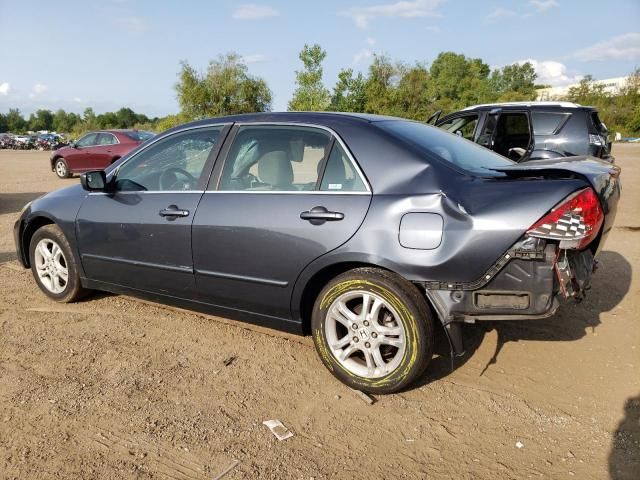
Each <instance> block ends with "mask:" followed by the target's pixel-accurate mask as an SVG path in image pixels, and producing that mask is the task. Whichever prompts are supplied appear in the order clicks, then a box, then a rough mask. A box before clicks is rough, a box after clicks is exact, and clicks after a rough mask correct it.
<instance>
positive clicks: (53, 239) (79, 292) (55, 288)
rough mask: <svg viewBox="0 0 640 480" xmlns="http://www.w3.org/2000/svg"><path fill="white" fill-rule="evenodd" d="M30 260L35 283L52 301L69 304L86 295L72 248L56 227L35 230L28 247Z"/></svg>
mask: <svg viewBox="0 0 640 480" xmlns="http://www.w3.org/2000/svg"><path fill="white" fill-rule="evenodd" d="M29 260H30V262H31V271H32V272H33V277H34V278H35V280H36V283H37V284H38V286H39V287H40V290H42V291H43V292H44V293H45V294H46V295H47V296H48V297H49V298H51V299H53V300H55V301H56V302H61V303H69V302H73V301H75V300H78V299H79V298H81V297H83V296H84V295H85V294H86V290H85V289H83V288H82V285H81V284H80V274H79V271H78V266H77V265H76V262H75V258H74V257H73V254H72V253H71V246H70V245H69V242H68V241H67V239H66V237H65V236H64V233H62V230H60V228H59V227H58V226H57V225H45V226H44V227H41V228H40V229H38V230H36V232H35V233H34V234H33V237H31V243H30V244H29Z"/></svg>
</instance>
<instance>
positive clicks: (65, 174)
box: [53, 157, 69, 178]
mask: <svg viewBox="0 0 640 480" xmlns="http://www.w3.org/2000/svg"><path fill="white" fill-rule="evenodd" d="M59 163H61V164H62V165H64V172H65V173H64V175H60V174H59V173H58V164H59ZM53 171H54V172H56V175H57V176H58V178H69V167H68V166H67V162H66V161H65V159H64V158H62V157H60V158H57V159H56V161H55V162H53Z"/></svg>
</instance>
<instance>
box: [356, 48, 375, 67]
mask: <svg viewBox="0 0 640 480" xmlns="http://www.w3.org/2000/svg"><path fill="white" fill-rule="evenodd" d="M371 57H373V50H371V49H369V48H363V49H362V50H360V51H359V52H357V53H356V54H355V55H354V56H353V63H354V64H355V65H357V64H358V63H360V62H362V61H363V60H367V59H369V58H371Z"/></svg>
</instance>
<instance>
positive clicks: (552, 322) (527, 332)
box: [411, 252, 631, 388]
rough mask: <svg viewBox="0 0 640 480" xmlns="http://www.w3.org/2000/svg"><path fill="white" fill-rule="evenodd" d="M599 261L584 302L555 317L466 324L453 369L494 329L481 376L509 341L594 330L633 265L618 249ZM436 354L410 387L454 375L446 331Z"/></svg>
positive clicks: (564, 338) (557, 338)
mask: <svg viewBox="0 0 640 480" xmlns="http://www.w3.org/2000/svg"><path fill="white" fill-rule="evenodd" d="M598 260H599V265H600V267H599V269H598V271H597V272H596V273H595V274H594V275H593V277H592V282H591V283H592V288H591V290H590V291H589V292H588V293H587V298H586V299H585V300H584V301H583V302H582V303H579V304H575V303H573V302H572V301H565V302H563V303H562V305H561V306H560V308H559V309H558V312H557V313H556V314H555V315H554V316H552V317H550V318H546V319H541V320H512V321H502V322H478V323H476V324H473V325H463V338H464V346H465V351H466V353H465V354H464V355H463V356H462V357H459V358H457V359H455V362H454V369H455V368H459V367H460V366H462V365H464V364H465V363H466V362H467V361H468V360H469V359H470V358H471V357H472V356H473V354H474V352H475V351H476V350H477V349H478V348H479V347H480V345H481V344H482V340H483V338H484V335H485V334H486V333H487V332H490V331H492V330H496V332H497V334H498V342H497V345H496V350H495V352H494V354H493V356H492V358H491V359H490V360H489V362H488V363H487V365H486V366H485V367H484V369H483V371H482V373H481V375H482V374H483V373H484V372H485V371H486V370H487V369H488V368H490V367H491V365H493V364H495V363H496V362H497V360H498V356H499V355H500V351H501V350H502V347H504V345H505V344H506V343H507V342H518V341H520V340H527V341H531V340H534V341H541V342H572V341H576V340H579V339H581V338H582V337H584V336H585V334H586V332H587V329H592V330H595V329H596V327H597V326H598V325H600V323H601V321H600V314H601V313H603V312H608V311H610V310H612V309H614V308H615V307H616V306H617V305H618V304H619V303H620V302H621V301H622V299H623V298H624V297H625V295H626V294H627V292H628V291H629V287H630V285H631V264H630V263H629V262H628V261H627V260H626V259H625V258H624V257H623V256H622V255H620V254H619V253H617V252H602V253H601V254H600V255H598ZM436 354H437V356H436V357H434V359H433V360H432V363H431V364H430V365H429V368H428V370H427V374H426V376H425V377H424V378H422V379H421V380H420V381H419V382H418V383H417V384H416V385H413V386H412V387H411V388H415V387H419V386H422V385H426V384H428V383H430V382H432V381H434V380H438V379H440V378H443V377H446V376H448V375H450V374H451V372H452V370H451V359H450V356H449V345H448V343H447V340H446V337H445V336H444V334H442V335H440V338H438V339H437V341H436Z"/></svg>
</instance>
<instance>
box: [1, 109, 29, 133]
mask: <svg viewBox="0 0 640 480" xmlns="http://www.w3.org/2000/svg"><path fill="white" fill-rule="evenodd" d="M6 120H7V131H9V132H12V133H21V132H23V131H24V130H26V128H27V122H26V121H25V119H24V118H23V117H22V114H21V113H20V110H19V109H17V108H10V109H9V113H7V116H6Z"/></svg>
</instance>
